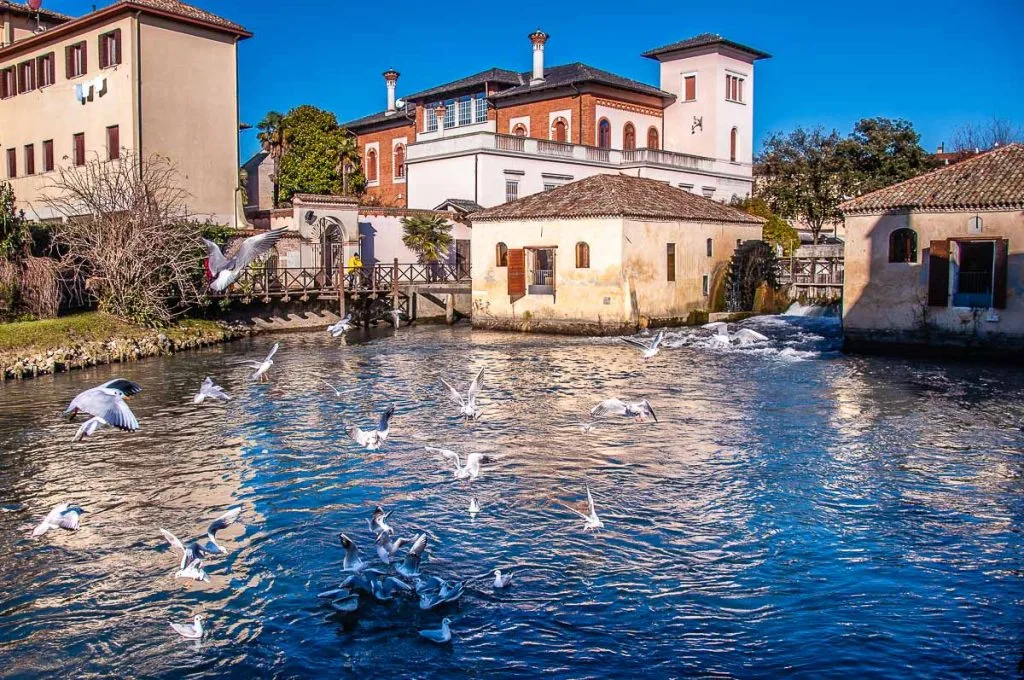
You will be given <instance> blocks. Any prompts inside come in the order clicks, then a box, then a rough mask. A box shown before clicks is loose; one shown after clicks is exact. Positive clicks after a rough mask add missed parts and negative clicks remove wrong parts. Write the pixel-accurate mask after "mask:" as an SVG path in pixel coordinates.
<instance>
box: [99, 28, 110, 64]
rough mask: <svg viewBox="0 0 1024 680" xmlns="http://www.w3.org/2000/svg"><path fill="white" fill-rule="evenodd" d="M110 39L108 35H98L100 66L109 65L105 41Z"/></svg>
mask: <svg viewBox="0 0 1024 680" xmlns="http://www.w3.org/2000/svg"><path fill="white" fill-rule="evenodd" d="M109 40H110V36H109V35H107V34H106V33H104V34H103V35H101V36H100V37H99V43H98V45H99V48H100V68H106V67H108V66H110V60H109V59H107V49H106V48H107V42H108V41H109Z"/></svg>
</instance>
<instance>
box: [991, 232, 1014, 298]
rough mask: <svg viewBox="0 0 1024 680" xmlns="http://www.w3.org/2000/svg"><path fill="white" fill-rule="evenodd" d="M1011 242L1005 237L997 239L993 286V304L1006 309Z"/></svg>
mask: <svg viewBox="0 0 1024 680" xmlns="http://www.w3.org/2000/svg"><path fill="white" fill-rule="evenodd" d="M1009 250H1010V242H1009V241H1007V240H1006V239H1005V238H1000V239H996V262H995V272H994V277H993V288H992V306H993V307H995V308H996V309H1006V279H1007V276H1006V263H1007V260H1008V259H1009V257H1008V255H1009Z"/></svg>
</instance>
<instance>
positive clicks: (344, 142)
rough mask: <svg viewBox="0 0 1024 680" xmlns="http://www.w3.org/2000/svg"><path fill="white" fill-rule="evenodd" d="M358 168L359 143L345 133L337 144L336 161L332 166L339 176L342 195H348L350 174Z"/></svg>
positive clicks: (350, 187)
mask: <svg viewBox="0 0 1024 680" xmlns="http://www.w3.org/2000/svg"><path fill="white" fill-rule="evenodd" d="M343 132H344V131H343ZM358 169H359V144H358V143H357V142H356V139H355V137H353V136H352V135H349V134H345V135H344V136H342V138H341V142H340V144H339V146H338V163H337V165H335V166H334V173H335V174H336V175H337V176H338V177H340V178H341V194H342V195H343V196H348V195H349V192H350V191H351V189H352V188H353V187H352V186H351V185H350V182H351V180H352V174H353V173H355V172H356V171H357V170H358Z"/></svg>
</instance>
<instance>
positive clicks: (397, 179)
mask: <svg viewBox="0 0 1024 680" xmlns="http://www.w3.org/2000/svg"><path fill="white" fill-rule="evenodd" d="M391 183H392V184H405V177H404V176H402V177H392V178H391Z"/></svg>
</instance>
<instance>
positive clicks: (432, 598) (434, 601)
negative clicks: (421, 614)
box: [419, 581, 466, 610]
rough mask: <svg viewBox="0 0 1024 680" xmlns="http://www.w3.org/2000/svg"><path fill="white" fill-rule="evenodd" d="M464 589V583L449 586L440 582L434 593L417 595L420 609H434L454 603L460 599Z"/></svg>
mask: <svg viewBox="0 0 1024 680" xmlns="http://www.w3.org/2000/svg"><path fill="white" fill-rule="evenodd" d="M465 587H466V584H465V583H461V582H460V583H454V584H449V583H447V582H446V581H441V587H440V589H439V590H438V591H437V592H436V593H435V592H432V591H427V592H421V593H419V595H420V609H423V610H430V609H436V608H437V607H440V606H441V605H445V604H450V603H452V602H455V601H456V600H458V599H459V598H460V597H462V593H463V592H464V591H465Z"/></svg>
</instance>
